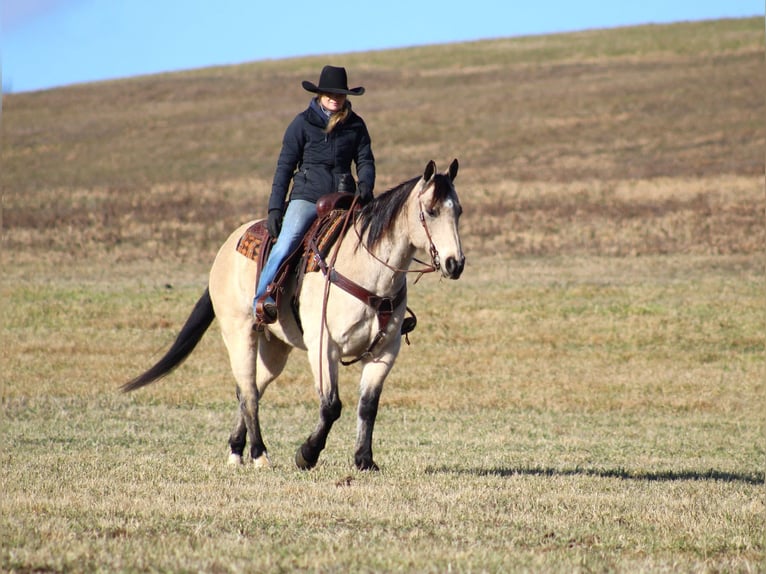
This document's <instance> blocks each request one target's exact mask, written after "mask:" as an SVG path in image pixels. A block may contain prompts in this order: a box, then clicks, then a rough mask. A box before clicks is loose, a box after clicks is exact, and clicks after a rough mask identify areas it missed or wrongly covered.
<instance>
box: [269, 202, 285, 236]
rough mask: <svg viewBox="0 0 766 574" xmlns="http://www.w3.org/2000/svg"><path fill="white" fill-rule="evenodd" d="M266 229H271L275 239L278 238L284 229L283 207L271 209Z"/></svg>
mask: <svg viewBox="0 0 766 574" xmlns="http://www.w3.org/2000/svg"><path fill="white" fill-rule="evenodd" d="M266 229H268V230H269V235H271V236H272V237H273V238H274V239H276V238H277V237H278V236H279V232H280V230H281V229H282V210H281V209H270V210H269V219H268V221H267V222H266Z"/></svg>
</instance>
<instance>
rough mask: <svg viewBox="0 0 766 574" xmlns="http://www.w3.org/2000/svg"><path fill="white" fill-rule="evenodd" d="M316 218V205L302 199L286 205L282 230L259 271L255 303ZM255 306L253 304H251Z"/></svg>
mask: <svg viewBox="0 0 766 574" xmlns="http://www.w3.org/2000/svg"><path fill="white" fill-rule="evenodd" d="M316 216H317V206H316V203H312V202H311V201H306V200H304V199H293V200H291V201H290V202H289V203H288V204H287V211H285V216H284V218H283V219H282V229H281V230H280V231H279V237H277V242H276V243H275V244H274V246H273V247H272V248H271V253H269V258H268V259H267V260H266V264H265V265H264V266H263V270H262V271H261V277H260V279H259V280H258V287H257V288H256V290H255V300H256V301H257V300H258V299H259V298H260V297H261V296H262V295H263V294H264V293H265V292H266V288H267V287H268V286H269V283H271V282H272V281H274V276H275V275H276V274H277V271H278V270H279V266H280V265H282V262H283V261H284V260H285V259H286V258H287V257H288V256H289V255H290V254H291V253H292V252H293V251H295V249H296V248H297V247H298V245H300V242H301V240H302V239H303V236H304V234H305V233H306V231H307V230H308V228H309V226H310V225H311V224H312V223H313V222H314V220H315V219H316ZM253 305H255V302H253Z"/></svg>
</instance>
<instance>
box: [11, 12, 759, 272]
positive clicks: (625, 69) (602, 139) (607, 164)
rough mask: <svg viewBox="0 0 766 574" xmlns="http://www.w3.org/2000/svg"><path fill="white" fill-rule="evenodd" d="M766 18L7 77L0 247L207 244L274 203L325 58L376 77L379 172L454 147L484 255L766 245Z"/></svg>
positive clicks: (361, 77)
mask: <svg viewBox="0 0 766 574" xmlns="http://www.w3.org/2000/svg"><path fill="white" fill-rule="evenodd" d="M763 36H764V33H763V21H762V19H758V18H755V19H746V20H723V21H714V22H699V23H682V24H675V25H667V26H644V27H635V28H623V29H615V30H600V31H588V32H582V33H573V34H560V35H553V36H541V37H526V38H510V39H498V40H492V41H482V42H475V43H465V44H451V45H443V46H431V47H421V48H409V49H403V50H394V51H384V52H369V53H357V54H349V55H344V56H342V57H341V56H332V57H324V56H323V57H313V58H303V59H291V60H282V61H269V62H258V63H252V64H247V65H241V66H229V67H218V68H209V69H201V70H196V71H192V72H183V73H173V74H164V75H158V76H148V77H139V78H132V79H126V80H121V81H113V82H104V83H96V84H87V85H79V86H74V87H68V88H62V89H55V90H49V91H42V92H37V93H26V94H12V95H6V96H4V98H3V114H2V130H3V149H2V173H1V174H0V183H1V184H2V189H3V192H4V209H3V214H2V225H3V244H4V247H5V248H4V249H3V258H4V260H6V261H7V258H8V257H11V258H12V257H14V255H13V254H14V253H17V252H18V251H20V250H24V249H29V248H32V249H33V250H34V249H36V248H38V247H41V246H47V247H48V248H53V249H54V250H56V251H58V252H59V255H58V257H61V256H63V255H64V254H69V255H70V256H72V257H82V256H94V255H97V254H98V253H100V252H101V251H103V250H104V249H105V248H106V249H108V250H110V251H112V252H116V253H117V254H118V255H119V256H120V257H123V258H133V257H140V256H141V255H142V254H143V253H144V252H145V250H146V249H147V244H148V243H147V242H151V243H152V245H154V244H156V243H157V242H160V243H168V242H185V241H188V242H191V244H192V245H194V246H195V248H194V249H190V250H189V251H188V252H184V253H181V254H180V256H186V255H188V256H190V257H196V256H199V255H200V254H202V255H203V256H208V255H209V254H211V253H213V252H214V250H215V249H216V248H217V245H218V244H219V243H220V241H221V240H222V239H223V237H225V235H226V233H227V232H228V231H229V230H230V229H232V228H233V227H234V226H235V225H236V224H238V223H239V222H241V221H243V220H245V219H247V218H250V217H254V216H260V215H262V214H263V212H264V206H265V202H266V199H267V196H268V192H269V187H270V179H271V175H272V170H273V167H274V164H275V161H276V155H277V153H278V150H279V145H280V141H281V136H282V132H283V130H284V128H285V126H286V125H287V123H288V122H289V120H290V119H291V118H292V117H293V115H294V114H296V113H297V112H298V111H300V110H302V109H303V108H304V107H305V105H306V103H307V102H308V94H307V93H306V92H305V91H303V90H302V89H301V87H300V82H301V80H303V79H312V80H314V81H315V79H316V77H317V75H318V71H319V69H320V68H321V66H322V65H323V64H324V63H335V64H342V65H345V66H347V67H348V68H349V72H350V75H351V78H350V79H351V83H353V84H355V85H356V84H363V85H364V86H365V87H366V88H367V94H365V95H364V96H363V97H361V98H356V99H354V100H353V103H354V105H355V109H356V110H357V112H358V113H359V114H360V115H362V116H363V117H364V118H365V120H366V121H367V123H368V125H369V127H370V131H371V133H372V136H373V142H374V150H375V154H376V157H377V160H378V172H379V184H378V190H379V191H380V190H382V189H383V188H385V187H387V186H390V185H394V184H396V183H399V182H400V181H403V180H405V179H408V178H409V177H412V176H413V175H415V174H417V173H418V172H419V171H420V170H421V169H422V167H423V166H424V165H425V163H426V161H427V160H429V159H435V160H436V162H437V165H439V166H440V167H441V168H444V167H446V165H447V163H448V162H449V161H450V160H451V159H452V158H453V157H458V158H459V159H460V162H461V171H460V176H459V180H458V183H459V192H460V193H461V197H462V199H463V203H464V204H465V207H466V209H465V212H466V215H465V218H464V228H463V229H464V234H465V235H466V243H467V246H468V248H469V250H471V251H472V252H473V253H474V254H481V253H484V254H492V253H509V254H516V255H524V254H542V255H545V254H567V253H591V254H607V255H626V254H642V253H672V252H683V253H743V254H747V253H753V252H758V251H760V250H762V247H763V243H764V230H763V227H764V226H763V213H764V194H763V174H764V149H766V147H765V146H766V127H765V126H764V122H763V118H764V117H766V114H765V113H764V112H766V109H765V108H766V105H765V103H764V98H763V94H764V93H766V78H764V74H763V64H764V43H763ZM153 254H154V255H155V256H162V251H161V249H159V248H156V247H155V248H154V252H153ZM172 256H174V257H175V256H179V253H178V252H175V253H174V254H173V255H172Z"/></svg>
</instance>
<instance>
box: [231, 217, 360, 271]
mask: <svg viewBox="0 0 766 574" xmlns="http://www.w3.org/2000/svg"><path fill="white" fill-rule="evenodd" d="M346 213H348V211H347V210H345V209H335V210H332V211H330V212H329V213H327V214H326V215H324V216H323V217H320V218H317V219H316V221H314V223H313V224H312V225H311V227H309V230H308V231H307V232H306V235H305V236H304V238H303V241H302V243H301V247H300V248H298V249H297V250H296V251H295V253H293V254H292V255H291V256H290V257H289V258H288V260H289V261H292V262H293V263H295V262H297V260H298V259H300V260H301V261H303V262H304V263H303V264H302V267H303V271H304V272H305V273H311V272H314V271H318V270H319V266H318V265H317V263H316V261H315V260H314V250H313V249H312V247H311V243H312V242H311V239H312V238H316V239H315V244H316V245H317V247H318V248H319V253H320V255H321V257H322V258H324V257H325V256H326V255H327V252H328V251H329V250H330V247H332V245H333V244H334V243H335V240H336V239H337V238H338V235H340V232H341V229H342V227H343V219H344V216H345V215H346ZM269 241H271V239H270V236H269V231H268V229H267V228H266V222H265V221H256V222H255V223H253V224H252V225H251V226H250V227H248V228H247V230H245V232H244V233H243V234H242V237H240V238H239V241H238V242H237V251H238V252H239V253H241V254H242V255H244V256H245V257H247V258H248V259H252V260H253V261H256V262H257V261H258V258H259V256H260V254H261V247H262V246H263V245H269V246H270V244H269V243H266V242H269Z"/></svg>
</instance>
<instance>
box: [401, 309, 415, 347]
mask: <svg viewBox="0 0 766 574" xmlns="http://www.w3.org/2000/svg"><path fill="white" fill-rule="evenodd" d="M407 312H408V313H410V317H405V318H404V319H403V320H402V335H403V336H406V335H407V334H408V333H412V332H413V331H414V330H415V327H416V326H417V324H418V318H417V317H416V316H415V312H414V311H413V310H412V309H410V308H409V307H407ZM407 344H409V340H408V341H407Z"/></svg>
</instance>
